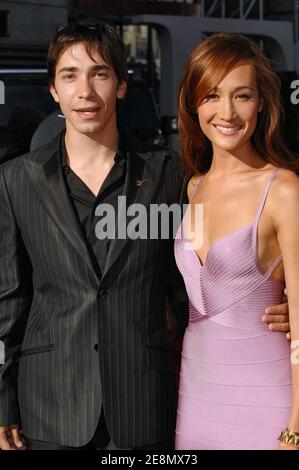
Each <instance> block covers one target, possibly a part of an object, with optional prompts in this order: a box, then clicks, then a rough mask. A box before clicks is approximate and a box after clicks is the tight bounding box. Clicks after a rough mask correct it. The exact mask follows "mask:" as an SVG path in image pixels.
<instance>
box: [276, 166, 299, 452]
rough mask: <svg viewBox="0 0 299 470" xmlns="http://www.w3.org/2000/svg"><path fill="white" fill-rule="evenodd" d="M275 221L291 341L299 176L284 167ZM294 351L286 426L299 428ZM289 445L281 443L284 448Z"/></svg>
mask: <svg viewBox="0 0 299 470" xmlns="http://www.w3.org/2000/svg"><path fill="white" fill-rule="evenodd" d="M272 195H273V197H272V201H273V202H272V204H271V206H272V210H273V212H272V211H271V212H272V213H273V223H274V227H275V230H276V233H277V239H278V243H279V246H280V250H281V254H282V259H283V265H284V272H285V281H286V287H287V291H288V302H289V318H290V330H291V337H292V345H296V342H297V341H298V340H299V178H298V177H297V176H296V175H295V174H294V173H292V172H290V171H288V170H281V171H280V172H279V173H278V175H277V178H276V180H275V182H274V183H273V193H272ZM294 357H296V355H295V354H294V351H293V354H292V355H291V358H292V360H291V368H292V408H291V414H290V417H289V422H288V423H285V424H286V426H287V427H288V428H289V429H291V430H293V431H296V432H299V364H297V363H296V362H297V361H295V360H294ZM287 447H288V446H286V445H284V444H281V448H287Z"/></svg>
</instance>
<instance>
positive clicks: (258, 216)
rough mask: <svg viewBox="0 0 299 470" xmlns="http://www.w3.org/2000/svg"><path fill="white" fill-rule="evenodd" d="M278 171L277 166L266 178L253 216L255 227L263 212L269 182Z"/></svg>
mask: <svg viewBox="0 0 299 470" xmlns="http://www.w3.org/2000/svg"><path fill="white" fill-rule="evenodd" d="M278 171H279V169H278V168H276V169H275V170H273V172H272V173H271V175H270V178H269V180H268V183H267V184H266V187H265V189H264V192H263V195H262V198H261V202H260V204H259V207H258V210H257V213H256V216H255V221H254V227H255V229H256V228H257V226H258V223H259V220H260V218H261V215H262V212H263V209H264V206H265V203H266V200H267V196H268V193H269V190H270V186H271V183H272V181H273V179H274V178H275V176H276V175H277V173H278Z"/></svg>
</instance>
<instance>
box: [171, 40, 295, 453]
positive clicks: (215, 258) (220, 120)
mask: <svg viewBox="0 0 299 470" xmlns="http://www.w3.org/2000/svg"><path fill="white" fill-rule="evenodd" d="M179 123H180V132H181V139H182V151H183V157H184V161H185V164H186V166H187V168H188V169H189V170H191V171H192V173H193V174H194V176H193V177H192V178H191V179H190V181H189V184H188V197H189V202H190V203H189V207H188V210H187V212H186V215H185V217H184V220H183V223H182V230H181V231H179V233H178V236H177V239H176V242H175V255H176V261H177V264H178V267H179V269H180V271H181V273H182V275H183V276H184V280H185V284H186V288H187V292H188V295H189V299H190V317H189V325H188V328H187V330H186V333H185V337H184V343H183V350H182V364H181V377H180V387H179V404H178V416H177V429H176V448H177V449H275V448H280V449H295V448H296V445H297V440H298V442H299V370H298V368H299V366H298V365H296V364H295V362H294V361H293V362H294V363H293V364H292V363H291V361H290V347H289V344H288V342H287V341H286V339H285V336H284V335H283V334H281V333H280V334H279V333H277V334H273V333H271V332H269V331H268V329H267V327H266V326H265V325H264V324H263V323H262V322H261V315H262V312H263V310H264V309H265V308H266V307H267V305H271V304H273V305H274V304H277V303H279V302H280V301H281V297H282V293H283V288H284V284H285V283H286V286H287V290H288V299H289V307H290V324H291V335H292V340H293V341H296V340H298V339H299V321H298V320H299V180H298V178H297V176H296V175H295V173H294V171H295V170H297V169H298V162H297V160H296V159H295V157H293V156H292V155H291V154H290V152H289V151H288V150H287V148H286V147H285V146H284V144H283V141H282V138H281V136H280V132H279V125H280V102H279V79H278V77H277V76H276V75H275V74H274V72H273V71H272V70H271V68H270V65H269V62H268V60H267V59H266V58H265V56H264V55H263V54H262V52H261V50H260V49H259V47H258V46H257V45H255V43H254V42H252V41H250V40H249V39H248V38H246V37H243V36H240V35H234V34H226V33H225V34H215V35H213V36H211V37H209V38H208V39H206V40H205V41H204V42H202V43H201V44H200V45H199V46H198V47H197V48H196V49H195V50H194V52H193V53H192V55H191V56H190V59H189V61H188V63H187V65H186V68H185V71H184V74H183V78H182V83H181V87H180V92H179ZM198 204H202V205H203V224H202V226H198V224H197V225H196V224H195V220H194V219H195V216H194V214H195V208H196V207H198V206H197V205H198ZM188 215H191V217H188ZM201 231H202V233H203V242H202V243H199V240H197V238H200V237H198V236H197V237H196V235H198V234H199V232H201ZM193 234H195V236H193V237H192V235H193ZM294 344H295V343H294ZM286 428H288V429H287V431H286V432H283V434H282V437H281V441H280V442H278V440H277V439H278V436H279V435H280V433H281V431H283V430H285V429H286ZM296 433H298V434H296ZM297 447H298V448H299V445H298V446H297Z"/></svg>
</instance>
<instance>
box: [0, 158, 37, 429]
mask: <svg viewBox="0 0 299 470" xmlns="http://www.w3.org/2000/svg"><path fill="white" fill-rule="evenodd" d="M5 166H6V165H4V167H5ZM15 190H16V191H17V190H19V188H17V186H15ZM0 234H1V235H0V341H1V342H2V343H1V351H3V350H4V357H3V354H2V357H1V358H0V425H8V424H18V423H19V411H18V397H17V373H18V358H19V355H20V350H21V345H22V340H23V336H24V331H25V327H26V322H27V317H28V313H29V309H30V305H31V300H32V270H31V265H30V261H29V258H28V255H27V252H26V249H25V247H24V244H23V242H22V239H21V234H20V230H19V228H18V225H17V223H16V219H15V217H14V214H13V210H12V207H11V202H10V198H9V194H8V191H7V187H6V183H5V179H4V169H3V167H2V168H0Z"/></svg>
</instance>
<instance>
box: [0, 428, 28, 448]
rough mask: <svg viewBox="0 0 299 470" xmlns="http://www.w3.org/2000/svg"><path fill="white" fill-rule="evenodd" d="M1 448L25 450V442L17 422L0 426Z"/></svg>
mask: <svg viewBox="0 0 299 470" xmlns="http://www.w3.org/2000/svg"><path fill="white" fill-rule="evenodd" d="M0 449H1V450H25V449H26V444H25V441H24V438H23V437H22V435H21V433H20V430H19V426H18V424H10V425H8V426H0Z"/></svg>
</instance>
